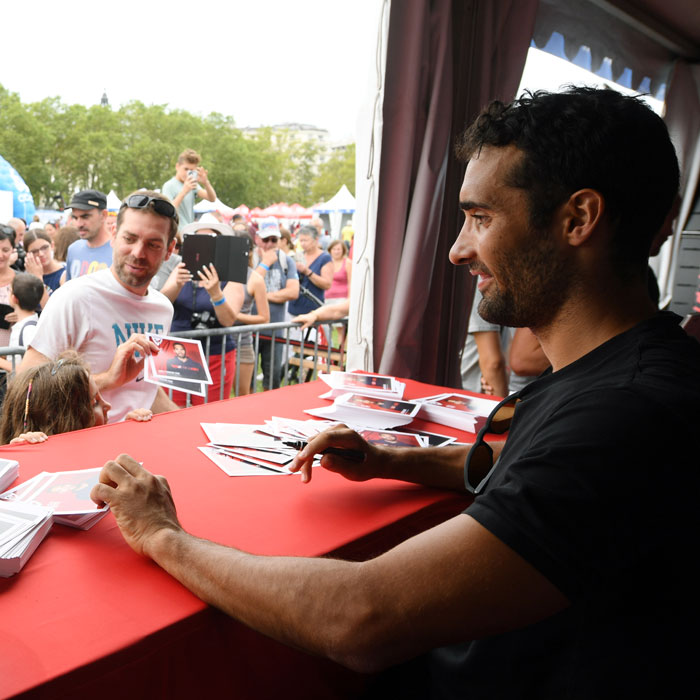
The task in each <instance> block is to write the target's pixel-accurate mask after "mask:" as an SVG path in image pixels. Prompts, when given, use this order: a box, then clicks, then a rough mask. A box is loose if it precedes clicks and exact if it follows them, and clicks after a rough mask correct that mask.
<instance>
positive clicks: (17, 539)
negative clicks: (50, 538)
mask: <svg viewBox="0 0 700 700" xmlns="http://www.w3.org/2000/svg"><path fill="white" fill-rule="evenodd" d="M52 513H53V511H52V510H51V508H45V507H43V506H36V505H32V504H31V503H16V502H15V503H12V502H9V501H0V576H1V577H3V578H7V577H8V576H14V575H15V574H16V573H18V572H19V571H20V569H21V568H22V567H23V566H24V565H25V564H26V563H27V560H28V559H29V557H31V556H32V554H34V550H35V549H36V548H37V547H38V546H39V544H40V543H41V541H42V540H43V539H44V537H46V535H47V534H48V532H49V530H50V529H51V525H52V523H53V520H52V518H51V514H52Z"/></svg>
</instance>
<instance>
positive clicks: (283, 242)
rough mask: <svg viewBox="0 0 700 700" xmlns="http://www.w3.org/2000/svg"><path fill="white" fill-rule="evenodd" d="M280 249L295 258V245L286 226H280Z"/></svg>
mask: <svg viewBox="0 0 700 700" xmlns="http://www.w3.org/2000/svg"><path fill="white" fill-rule="evenodd" d="M278 246H279V249H280V250H281V251H282V252H283V253H286V254H287V255H291V256H292V257H294V253H295V251H294V243H293V242H292V234H291V233H289V230H288V229H286V228H285V227H284V226H280V240H279V243H278Z"/></svg>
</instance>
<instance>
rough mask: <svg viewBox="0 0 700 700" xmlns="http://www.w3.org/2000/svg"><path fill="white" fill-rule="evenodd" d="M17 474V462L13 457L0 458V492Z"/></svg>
mask: <svg viewBox="0 0 700 700" xmlns="http://www.w3.org/2000/svg"><path fill="white" fill-rule="evenodd" d="M18 476H19V463H18V462H16V461H15V460H14V459H0V493H1V492H2V491H4V490H5V489H6V488H7V487H8V486H9V485H10V484H11V483H12V482H13V481H14V480H15V479H16V478H17V477H18Z"/></svg>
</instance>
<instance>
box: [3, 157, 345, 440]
mask: <svg viewBox="0 0 700 700" xmlns="http://www.w3.org/2000/svg"><path fill="white" fill-rule="evenodd" d="M197 197H199V198H203V199H207V200H209V201H215V199H216V192H215V190H214V188H213V186H212V184H211V182H210V181H209V178H208V174H207V171H206V169H204V168H203V167H202V165H201V159H200V156H199V154H198V153H196V152H195V151H193V150H192V149H187V150H186V151H184V152H183V153H181V154H180V156H179V157H178V159H177V162H176V165H175V174H174V176H173V178H171V179H170V180H169V181H168V182H166V183H164V185H163V188H162V193H158V192H151V191H146V190H141V191H138V192H135V193H133V194H131V195H129V196H128V197H127V198H126V199H125V200H124V202H123V203H122V206H121V208H120V209H119V212H118V213H117V215H116V216H114V215H112V213H111V212H110V211H109V210H108V208H107V197H106V195H105V194H104V193H102V192H100V191H98V190H94V189H93V190H82V191H79V192H77V193H75V194H74V195H73V198H72V200H71V202H70V205H69V210H70V214H69V219H68V221H67V223H68V224H69V225H67V226H60V225H59V224H60V222H59V221H58V220H56V221H52V222H48V224H44V225H42V224H41V223H40V222H38V221H33V222H31V223H30V224H29V226H28V227H27V224H26V222H24V221H23V220H22V219H17V218H12V219H10V220H9V221H8V222H7V223H6V224H2V225H0V318H1V319H2V321H0V347H8V346H9V347H23V348H25V349H26V350H25V355H24V358H23V359H22V361H21V365H20V367H19V374H23V373H26V370H27V368H29V367H35V366H39V365H41V364H46V363H50V362H54V361H56V358H57V357H58V356H59V355H60V354H61V353H63V352H70V351H73V352H78V353H79V355H80V356H81V358H82V360H81V361H82V362H84V363H85V367H89V369H90V372H91V373H92V374H91V377H92V378H94V381H95V383H96V386H97V387H98V388H99V390H100V392H104V394H105V400H106V401H108V402H109V404H110V406H111V413H110V420H111V421H117V420H122V419H124V418H126V417H129V416H130V414H131V412H132V411H134V410H136V409H140V408H142V407H145V409H146V410H148V411H149V412H150V411H159V410H168V409H172V408H174V407H176V406H178V407H182V406H184V405H186V403H187V402H188V401H190V402H191V403H193V404H197V403H201V402H202V401H204V398H202V397H200V396H197V395H188V394H186V393H184V392H181V391H177V390H175V391H173V392H171V395H170V396H168V395H166V394H165V393H164V392H163V391H162V389H161V390H158V391H156V388H155V387H154V386H153V385H149V388H148V389H147V390H146V383H144V382H142V381H141V380H142V376H143V375H142V369H143V368H142V365H143V362H142V360H141V361H139V360H138V359H137V357H136V356H135V354H136V353H137V352H138V351H139V349H140V350H142V351H143V352H144V353H145V354H149V353H150V352H156V351H157V348H156V347H155V346H154V345H153V344H152V343H151V342H150V341H149V340H148V339H147V337H146V334H147V333H154V334H160V335H164V334H165V335H167V334H168V333H170V332H178V331H189V330H192V329H199V330H208V329H216V328H228V327H231V326H234V325H236V326H238V325H264V324H267V323H269V322H280V321H284V322H286V321H289V320H291V319H292V318H293V316H294V315H296V314H297V313H298V314H301V313H302V312H305V311H308V310H309V309H314V308H316V307H317V306H322V305H323V304H324V303H325V298H324V297H325V292H326V291H329V292H331V293H333V292H336V293H335V296H334V297H333V299H334V301H335V300H337V299H338V293H337V292H338V290H340V293H341V294H342V296H344V297H347V296H348V293H349V284H350V275H351V273H349V274H348V270H350V269H351V263H350V262H349V261H348V258H347V253H348V249H347V247H346V244H345V243H343V242H341V241H335V242H333V245H331V246H330V247H331V250H334V249H335V248H337V246H336V245H335V244H336V243H337V244H339V245H340V247H341V248H342V258H343V260H344V261H345V262H344V264H343V269H342V273H343V275H342V279H340V278H339V279H337V280H334V265H333V263H331V256H330V255H329V254H328V253H326V252H325V251H323V250H321V248H320V247H319V241H324V244H325V245H326V247H328V244H329V239H330V237H329V236H328V234H327V233H326V232H325V231H324V229H323V222H322V221H321V220H320V218H314V219H312V220H311V221H310V222H309V224H308V225H305V226H300V225H299V224H297V226H296V227H295V228H293V229H292V230H293V234H292V232H290V231H289V230H288V229H286V228H285V227H284V226H282V225H281V224H280V222H278V221H277V219H274V218H269V219H265V220H262V221H260V222H257V221H250V222H249V221H246V219H245V218H244V217H242V216H235V217H233V219H232V220H231V221H230V222H226V221H224V220H223V217H222V216H221V215H220V214H218V213H217V215H213V214H206V215H204V216H203V217H201V218H200V220H197V221H196V220H195V218H196V217H195V213H194V204H195V201H196V199H197ZM166 233H167V235H165V234H166ZM193 235H210V236H237V237H242V238H244V239H245V241H246V246H245V248H246V254H247V260H248V268H247V279H246V281H245V283H242V282H231V281H225V280H224V281H222V280H221V279H220V278H219V274H218V272H217V270H216V268H215V266H214V265H213V264H212V265H208V266H206V267H201V268H199V269H187V267H186V266H185V263H183V261H182V256H181V255H180V250H181V246H182V245H183V241H184V238H185V237H186V236H193ZM335 255H336V257H337V255H338V254H337V253H336V254H335ZM300 294H302V295H304V296H301V299H302V305H301V306H300V307H299V308H298V309H297V308H295V306H294V304H297V303H299V298H300ZM311 295H313V296H311ZM302 320H303V319H302ZM91 328H93V329H94V330H90V329H91ZM282 340H283V336H282V334H281V333H279V332H278V334H277V338H276V339H275V340H273V339H270V338H267V337H265V338H261V340H260V343H259V355H260V356H259V357H258V356H256V354H255V344H254V340H253V334H252V332H247V333H245V332H244V333H235V334H228V335H216V334H213V335H212V336H211V337H210V338H204V339H203V345H205V347H206V350H207V356H208V362H209V371H210V375H211V379H212V382H213V383H212V384H211V385H209V387H208V396H207V398H208V400H210V401H212V400H218V399H220V398H229V397H230V396H231V395H232V394H233V393H234V381H235V382H236V385H237V387H236V393H237V395H243V394H247V393H249V392H250V391H251V389H252V388H253V385H254V383H255V382H256V381H257V377H258V367H259V366H260V368H261V370H262V375H263V388H265V389H267V388H277V387H278V386H279V384H280V382H281V381H282V373H283V357H282V346H283V344H284V343H283V342H281V341H282ZM222 357H223V358H224V362H222ZM15 363H16V361H15ZM15 363H13V362H12V361H11V359H10V358H0V370H1V371H2V372H3V374H2V379H3V385H2V390H3V392H4V391H6V390H7V383H8V379H9V383H10V384H12V383H13V382H14V379H13V378H12V372H13V369H14V364H15ZM237 365H238V369H237ZM91 381H92V379H91ZM7 396H8V399H7V402H11V401H12V400H14V397H15V396H16V392H8V393H7ZM7 410H8V411H9V410H10V408H9V407H8V409H7ZM139 415H141V414H139ZM131 417H133V416H131ZM141 417H142V415H141ZM29 423H30V424H31V425H32V426H33V427H32V428H31V430H24V431H22V433H21V434H28V433H36V432H42V431H41V430H39V429H37V428H36V421H34V422H32V421H31V420H30V421H29ZM14 427H15V428H16V427H17V426H16V425H15V426H14ZM54 428H55V427H54V426H52V425H50V424H47V425H46V429H47V430H48V431H49V432H51V431H53V430H54ZM11 437H12V438H13V439H18V438H19V434H18V435H13V436H11Z"/></svg>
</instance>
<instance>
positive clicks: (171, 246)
mask: <svg viewBox="0 0 700 700" xmlns="http://www.w3.org/2000/svg"><path fill="white" fill-rule="evenodd" d="M176 243H177V236H173V240H172V241H170V243H169V244H168V249H167V251H166V253H165V257H164V258H163V262H165V261H166V260H168V258H170V256H171V255H172V254H173V250H175V244H176Z"/></svg>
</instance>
